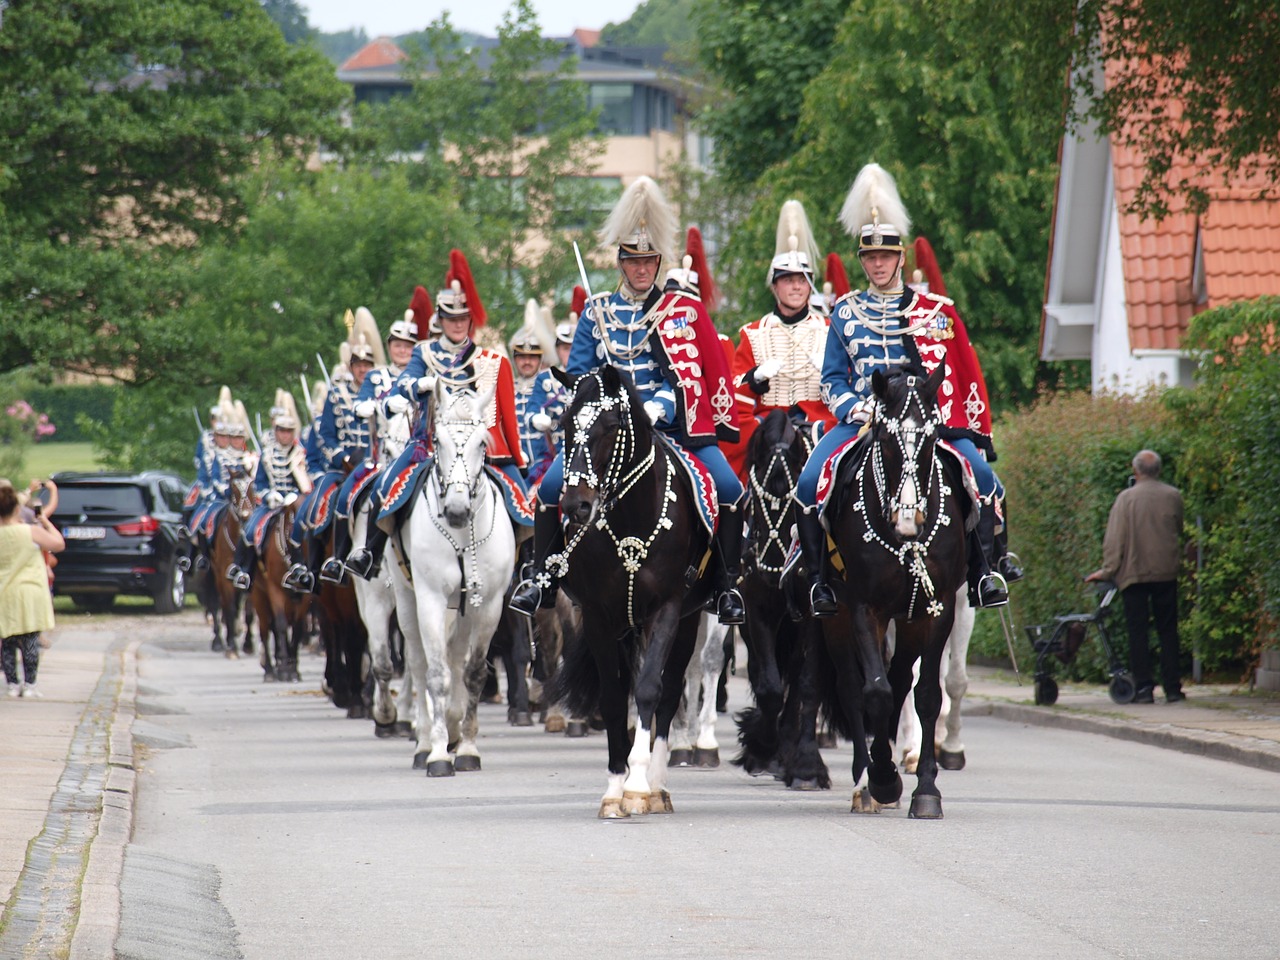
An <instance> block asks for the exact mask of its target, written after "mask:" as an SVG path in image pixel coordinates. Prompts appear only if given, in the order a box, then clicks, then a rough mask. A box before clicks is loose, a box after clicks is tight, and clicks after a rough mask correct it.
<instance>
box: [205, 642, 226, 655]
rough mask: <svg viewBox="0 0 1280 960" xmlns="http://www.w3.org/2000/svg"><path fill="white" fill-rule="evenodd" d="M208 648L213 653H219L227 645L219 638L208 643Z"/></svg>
mask: <svg viewBox="0 0 1280 960" xmlns="http://www.w3.org/2000/svg"><path fill="white" fill-rule="evenodd" d="M209 649H210V650H212V651H213V652H214V653H221V652H222V651H223V650H225V649H227V645H226V644H225V643H223V642H222V641H221V640H214V641H213V642H212V643H210V644H209Z"/></svg>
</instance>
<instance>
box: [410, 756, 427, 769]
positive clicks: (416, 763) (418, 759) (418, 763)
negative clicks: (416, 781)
mask: <svg viewBox="0 0 1280 960" xmlns="http://www.w3.org/2000/svg"><path fill="white" fill-rule="evenodd" d="M413 769H415V770H425V769H427V754H425V753H415V754H414V755H413Z"/></svg>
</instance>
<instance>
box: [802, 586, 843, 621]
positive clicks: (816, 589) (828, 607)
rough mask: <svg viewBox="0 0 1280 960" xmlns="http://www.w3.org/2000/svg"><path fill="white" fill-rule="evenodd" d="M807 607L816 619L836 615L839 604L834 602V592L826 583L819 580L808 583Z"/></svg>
mask: <svg viewBox="0 0 1280 960" xmlns="http://www.w3.org/2000/svg"><path fill="white" fill-rule="evenodd" d="M809 609H810V610H811V611H812V612H813V616H814V618H815V619H818V620H822V619H825V618H827V617H834V616H835V615H836V613H837V611H838V610H839V604H838V603H837V602H836V595H835V592H834V591H833V590H832V589H831V587H830V586H829V585H828V584H826V583H823V582H822V581H821V580H819V581H818V582H817V583H811V584H809Z"/></svg>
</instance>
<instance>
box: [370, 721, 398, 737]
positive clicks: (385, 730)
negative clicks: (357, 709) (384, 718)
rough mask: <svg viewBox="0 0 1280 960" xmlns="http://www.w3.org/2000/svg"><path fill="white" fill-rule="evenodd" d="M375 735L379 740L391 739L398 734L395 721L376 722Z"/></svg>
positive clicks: (374, 726)
mask: <svg viewBox="0 0 1280 960" xmlns="http://www.w3.org/2000/svg"><path fill="white" fill-rule="evenodd" d="M373 735H374V736H375V737H377V738H378V739H379V740H390V739H392V738H393V737H395V735H396V725H395V724H394V723H375V724H374V725H373Z"/></svg>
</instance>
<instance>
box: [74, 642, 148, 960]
mask: <svg viewBox="0 0 1280 960" xmlns="http://www.w3.org/2000/svg"><path fill="white" fill-rule="evenodd" d="M141 644H142V640H133V641H131V642H130V643H129V644H127V645H126V646H125V648H124V649H123V650H121V651H120V657H121V679H120V689H119V691H118V692H117V694H116V703H115V709H114V711H113V712H112V716H111V732H110V738H109V743H108V750H107V777H106V782H105V784H104V787H103V793H102V814H101V817H100V819H99V821H98V832H97V834H96V835H95V836H94V838H93V842H92V843H91V844H90V846H89V856H88V859H87V863H86V866H85V872H84V880H83V882H82V884H81V888H80V911H79V918H78V920H77V922H76V928H75V932H74V933H73V934H72V937H71V949H70V953H69V954H68V957H69V958H70V960H113V958H114V957H115V955H116V954H115V941H116V935H117V933H118V931H119V929H120V878H121V875H122V873H123V871H124V853H125V848H126V847H127V846H128V844H129V838H130V836H131V835H132V833H133V804H134V794H135V790H136V788H137V774H136V771H135V770H134V763H133V721H134V719H135V718H136V717H137V699H138V660H137V651H138V647H139V646H140V645H141Z"/></svg>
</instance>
